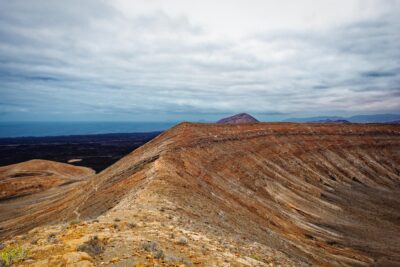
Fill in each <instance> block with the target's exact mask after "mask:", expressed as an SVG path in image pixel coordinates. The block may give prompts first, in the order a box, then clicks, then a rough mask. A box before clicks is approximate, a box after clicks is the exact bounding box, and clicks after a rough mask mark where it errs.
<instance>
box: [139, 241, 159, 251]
mask: <svg viewBox="0 0 400 267" xmlns="http://www.w3.org/2000/svg"><path fill="white" fill-rule="evenodd" d="M142 248H143V249H144V250H146V251H148V252H152V251H156V250H158V245H157V243H156V242H154V241H145V242H144V243H143V244H142Z"/></svg>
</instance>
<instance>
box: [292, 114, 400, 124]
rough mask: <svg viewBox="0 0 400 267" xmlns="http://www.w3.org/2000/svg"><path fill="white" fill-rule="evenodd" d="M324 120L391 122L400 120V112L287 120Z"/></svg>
mask: <svg viewBox="0 0 400 267" xmlns="http://www.w3.org/2000/svg"><path fill="white" fill-rule="evenodd" d="M324 120H330V121H339V120H345V121H348V122H353V123H389V122H395V121H400V114H373V115H355V116H351V117H339V116H319V117H305V118H290V119H287V120H285V121H287V122H320V121H321V122H322V121H324Z"/></svg>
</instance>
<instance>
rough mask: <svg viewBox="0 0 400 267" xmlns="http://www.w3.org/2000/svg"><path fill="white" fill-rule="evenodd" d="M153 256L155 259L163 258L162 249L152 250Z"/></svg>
mask: <svg viewBox="0 0 400 267" xmlns="http://www.w3.org/2000/svg"><path fill="white" fill-rule="evenodd" d="M153 256H154V258H156V259H163V258H164V251H163V250H162V249H158V250H157V251H154V252H153Z"/></svg>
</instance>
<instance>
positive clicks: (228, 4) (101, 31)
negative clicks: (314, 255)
mask: <svg viewBox="0 0 400 267" xmlns="http://www.w3.org/2000/svg"><path fill="white" fill-rule="evenodd" d="M215 2H218V3H215ZM398 14H400V1H385V0H376V1H368V0H367V1H365V0H363V1H349V0H346V1H338V0H335V1H328V0H327V1H257V0H254V1H244V0H243V1H196V3H194V1H179V0H169V1H157V0H146V1H145V0H143V1H142V0H138V1H136V0H135V1H98V0H85V1H82V0H69V1H51V0H47V1H44V0H35V1H19V0H13V1H7V0H0V98H1V100H0V120H3V121H13V120H116V121H124V120H131V121H162V120H170V121H181V120H214V119H216V118H218V117H219V116H222V115H224V114H230V113H238V112H249V113H251V114H254V115H256V117H257V118H259V119H262V120H277V119H282V118H285V117H300V116H315V115H354V114H371V113H399V112H400V16H399V15H398Z"/></svg>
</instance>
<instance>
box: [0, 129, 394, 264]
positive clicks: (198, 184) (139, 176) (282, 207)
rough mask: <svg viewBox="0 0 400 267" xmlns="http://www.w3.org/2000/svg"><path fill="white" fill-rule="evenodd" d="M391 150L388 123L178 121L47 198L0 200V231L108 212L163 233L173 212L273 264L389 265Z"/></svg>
mask: <svg viewBox="0 0 400 267" xmlns="http://www.w3.org/2000/svg"><path fill="white" fill-rule="evenodd" d="M399 152H400V127H399V126H398V125H382V124H379V125H378V124H368V125H362V124H315V123H313V124H294V123H268V124H267V123H257V124H239V125H218V124H192V123H183V124H180V125H178V126H176V127H174V128H172V129H170V130H169V131H167V132H165V133H163V134H161V135H160V136H158V137H157V138H155V139H153V140H152V141H151V142H149V143H147V144H146V145H144V146H143V147H140V148H139V149H137V150H135V151H134V152H132V153H131V154H129V155H127V156H126V157H124V158H123V159H121V160H120V161H118V162H116V163H115V164H114V165H112V166H111V167H109V168H107V169H106V170H104V171H103V172H101V173H100V174H97V175H95V176H93V177H91V178H89V179H88V180H87V181H86V182H83V183H81V184H79V185H78V186H77V185H75V184H71V185H69V186H66V187H64V188H63V190H57V191H55V192H53V193H52V194H51V195H50V197H51V202H50V201H49V200H48V199H49V195H42V197H41V198H35V199H34V200H35V205H31V206H29V205H28V208H27V207H26V206H24V208H20V209H18V210H16V211H14V212H12V213H11V212H9V210H10V209H13V208H14V207H15V206H16V205H17V206H19V207H21V204H22V203H25V204H26V203H29V202H32V201H33V199H24V200H23V201H21V200H18V199H17V200H15V201H14V202H12V201H11V202H9V203H8V206H5V205H2V203H1V202H0V205H2V206H0V209H2V212H1V220H0V227H1V228H2V229H3V230H2V232H0V235H1V236H3V237H10V236H11V235H13V234H15V233H22V232H25V231H26V230H28V229H30V228H32V227H34V226H37V225H42V224H43V223H49V222H56V221H63V220H64V221H67V220H71V219H73V218H76V217H77V218H79V219H87V218H96V217H97V216H100V217H99V218H108V220H109V219H112V218H114V217H115V215H113V214H118V216H119V217H123V216H125V217H126V218H125V217H124V218H123V219H124V220H130V219H131V218H133V217H134V216H139V217H140V216H142V217H141V218H142V219H144V218H145V220H147V221H150V222H161V224H155V223H154V224H151V225H152V226H151V227H150V230H149V229H148V230H147V231H150V232H152V231H153V233H154V232H157V233H165V232H167V229H169V228H168V227H169V226H168V224H167V222H168V220H167V218H172V221H171V222H170V223H171V227H172V225H176V224H174V223H173V221H174V220H175V219H176V220H177V222H179V224H178V225H177V226H176V227H178V226H179V227H180V228H179V229H181V231H183V230H182V229H184V230H185V231H188V232H191V233H197V234H199V235H201V236H208V238H209V239H211V240H218V239H223V241H226V242H228V243H229V244H231V245H232V244H234V245H233V246H234V248H235V250H236V251H237V253H239V254H240V253H251V251H255V252H254V253H256V254H257V255H267V254H268V255H272V254H270V251H275V252H276V253H280V254H279V255H278V254H273V255H275V257H276V258H277V259H279V260H278V261H277V263H278V264H283V265H286V264H287V265H293V266H295V265H297V266H301V265H319V266H358V265H360V266H367V265H377V266H396V265H397V266H398V265H400V246H399V244H400V236H399V235H398V233H399V232H400V199H399V198H398V196H399V195H400V167H399V166H400V153H399ZM22 199H23V198H22ZM110 209H112V210H110ZM3 211H8V212H3ZM39 214H40V216H37V215H39ZM113 216H114V217H113ZM27 218H29V219H30V220H28V222H27ZM102 220H103V219H101V220H100V223H101V222H102ZM104 220H106V219H104ZM156 225H157V226H156ZM174 227H175V226H174ZM96 229H97V228H96ZM100 229H104V227H103V228H100ZM171 229H172V228H171ZM174 229H175V228H174ZM102 231H103V230H102ZM118 238H120V239H118V240H124V239H123V238H126V237H120V236H119V237H118ZM121 238H122V239H121ZM152 238H154V239H157V238H158V237H156V236H153V237H152ZM159 239H160V240H161V241H160V242H161V243H163V242H165V240H164V239H163V238H162V235H160V237H159ZM125 241H126V240H124V242H125ZM119 242H122V241H119ZM118 244H125V243H118V242H117V243H116V244H115V246H117V245H118ZM163 244H164V243H163ZM229 244H226V247H224V242H222V243H221V244H220V247H219V248H217V249H216V250H217V251H219V250H221V251H223V250H228V249H229ZM250 244H253V245H254V246H255V247H257V249H255V248H249V245H250ZM252 249H253V250H252ZM121 251H123V249H122V248H121ZM193 251H195V248H193ZM196 251H197V250H196ZM231 252H232V253H234V252H233V250H231ZM114 253H118V251H114ZM188 253H189V252H188ZM224 253H225V252H224ZM114 255H115V254H114ZM117 255H118V254H117ZM196 255H197V254H196ZM196 255H194V257H195V256H196ZM213 255H214V254H213ZM224 255H225V254H224ZM226 255H228V254H226ZM196 257H197V256H196ZM212 257H216V258H217V257H219V256H218V255H214V256H212V255H209V257H208V259H211V258H212ZM206 258H207V257H205V258H204V256H203V260H205V259H206ZM215 262H219V261H214V263H215ZM222 262H223V261H222ZM260 262H264V263H267V262H269V260H267V259H265V260H260ZM97 263H98V262H97ZM203 263H204V261H203ZM209 264H213V263H212V262H208V265H207V264H204V265H202V266H211V265H209ZM215 264H216V265H213V266H224V265H222V263H221V265H219V263H218V264H217V263H215ZM121 266H122V265H121ZM166 266H167V265H166ZM168 266H169V265H168ZM171 266H172V265H171ZM232 266H256V265H251V264H250V265H246V264H244V263H243V265H240V264H239V265H232ZM259 266H264V265H262V264H261V263H260V265H259Z"/></svg>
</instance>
